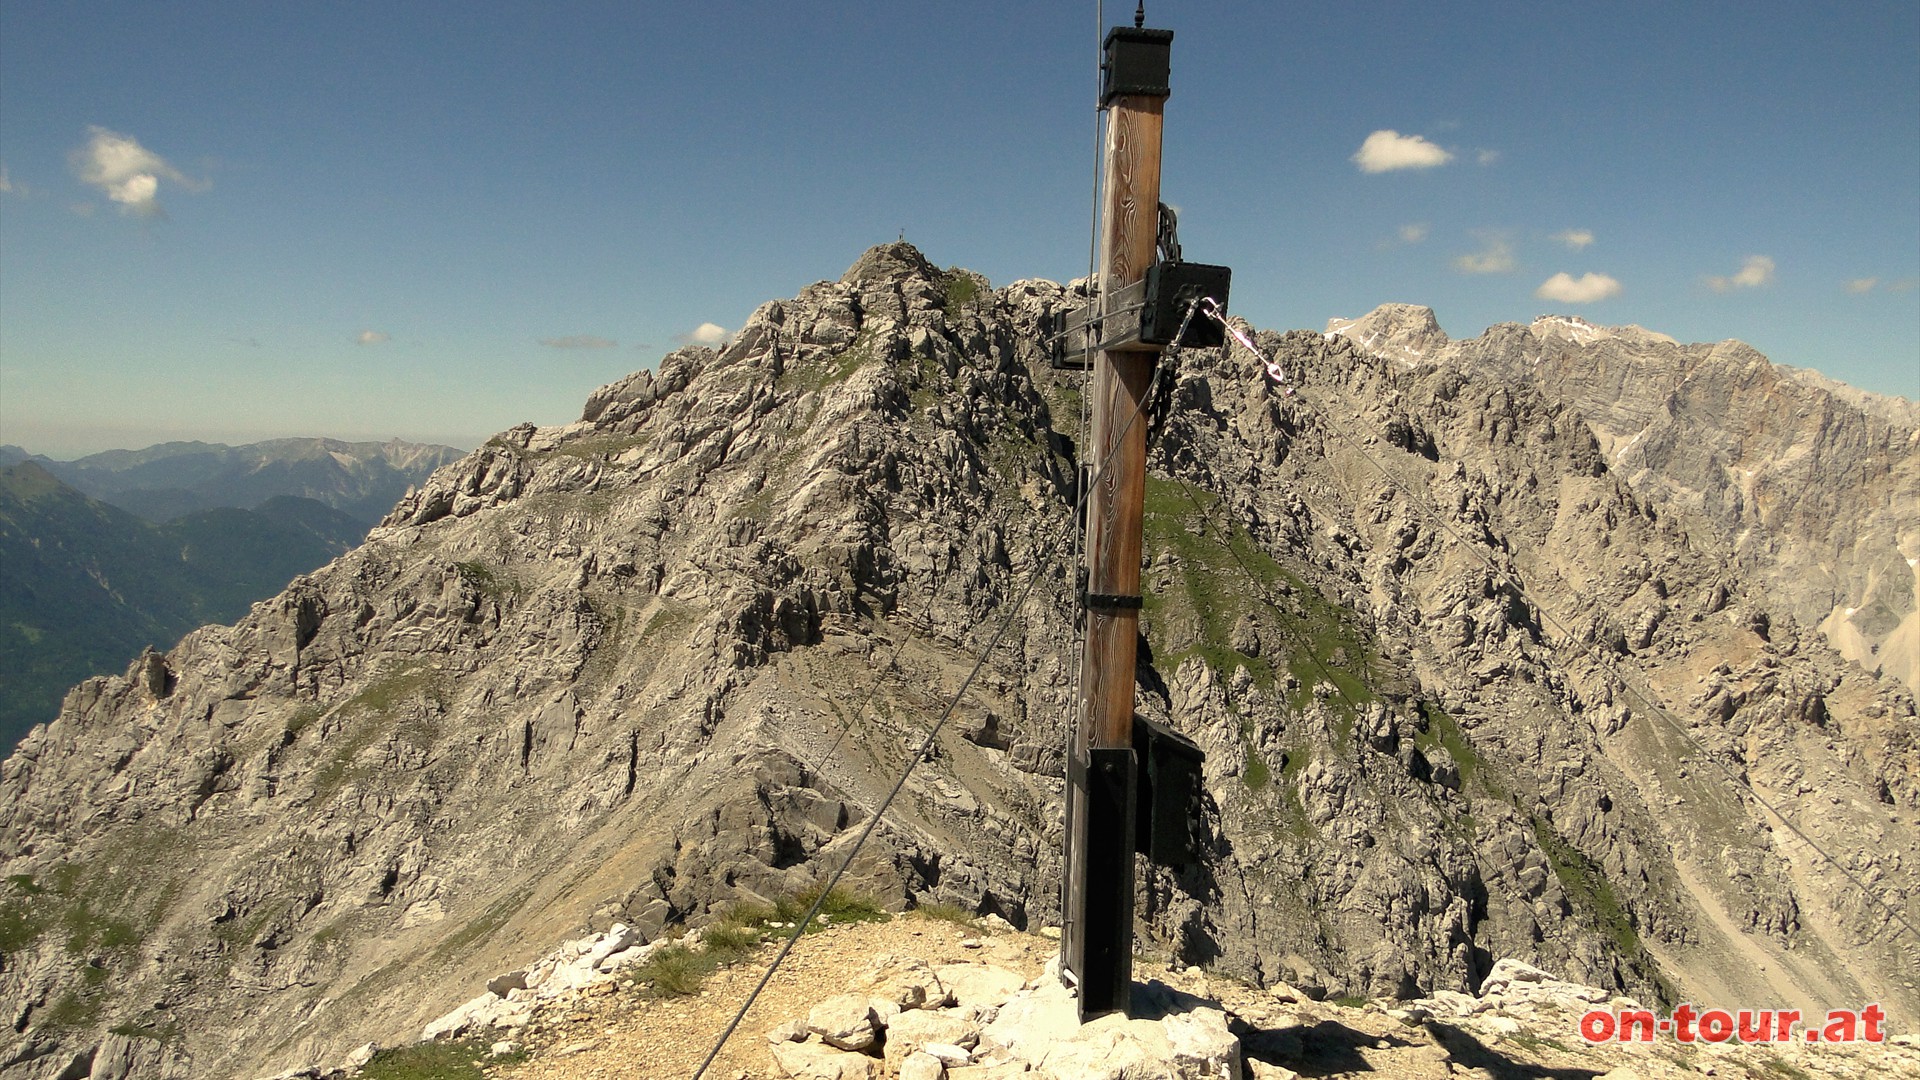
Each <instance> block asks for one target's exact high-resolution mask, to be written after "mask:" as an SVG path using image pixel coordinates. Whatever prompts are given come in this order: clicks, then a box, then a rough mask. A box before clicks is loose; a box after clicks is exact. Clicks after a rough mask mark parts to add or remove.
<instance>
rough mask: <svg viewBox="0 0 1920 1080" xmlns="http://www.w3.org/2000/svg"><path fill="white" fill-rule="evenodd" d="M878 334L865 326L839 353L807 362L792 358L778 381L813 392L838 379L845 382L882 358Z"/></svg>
mask: <svg viewBox="0 0 1920 1080" xmlns="http://www.w3.org/2000/svg"><path fill="white" fill-rule="evenodd" d="M877 337H878V334H877V333H876V332H875V331H873V330H862V331H860V333H859V335H858V336H857V337H855V338H854V339H853V343H852V344H850V345H848V346H847V347H846V348H845V349H842V350H841V351H839V352H837V353H833V354H831V355H829V356H825V357H821V358H819V359H815V360H809V361H807V362H806V363H804V364H796V363H794V362H793V361H791V360H789V361H787V365H786V368H785V370H783V371H782V372H781V373H780V379H779V381H778V382H777V383H776V384H775V385H777V386H779V387H780V388H781V389H797V390H801V391H803V392H807V393H811V392H814V391H817V390H822V389H824V388H826V387H829V386H832V385H834V384H835V383H842V382H846V381H847V380H848V379H850V378H852V377H853V373H854V372H856V371H859V370H860V369H861V368H863V367H866V366H867V365H869V364H871V363H873V362H874V361H875V360H877V359H879V353H878V352H877V351H876V350H875V349H874V347H873V346H874V341H875V339H876V338H877Z"/></svg>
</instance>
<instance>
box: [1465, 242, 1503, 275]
mask: <svg viewBox="0 0 1920 1080" xmlns="http://www.w3.org/2000/svg"><path fill="white" fill-rule="evenodd" d="M1486 241H1487V246H1486V247H1485V248H1483V249H1481V250H1479V251H1476V252H1474V253H1472V254H1470V255H1461V256H1459V257H1458V258H1456V259H1454V260H1453V268H1454V269H1455V270H1458V271H1460V272H1461V273H1463V274H1510V273H1512V272H1513V267H1514V261H1513V245H1512V244H1510V243H1508V242H1507V240H1506V238H1505V237H1502V236H1489V237H1487V238H1486Z"/></svg>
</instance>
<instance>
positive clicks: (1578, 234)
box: [1548, 229, 1593, 251]
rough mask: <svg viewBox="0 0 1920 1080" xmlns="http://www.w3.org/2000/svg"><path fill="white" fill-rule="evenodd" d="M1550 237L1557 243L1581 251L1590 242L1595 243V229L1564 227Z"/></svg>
mask: <svg viewBox="0 0 1920 1080" xmlns="http://www.w3.org/2000/svg"><path fill="white" fill-rule="evenodd" d="M1548 239H1550V240H1553V241H1554V242H1555V243H1560V244H1565V245H1567V247H1568V249H1570V250H1573V251H1580V250H1582V249H1584V248H1585V247H1586V246H1587V245H1588V244H1591V243H1593V230H1592V229H1562V230H1560V231H1559V232H1557V233H1554V234H1553V235H1552V236H1551V237H1549V238H1548Z"/></svg>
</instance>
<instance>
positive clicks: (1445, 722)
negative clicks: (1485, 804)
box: [1413, 701, 1507, 800]
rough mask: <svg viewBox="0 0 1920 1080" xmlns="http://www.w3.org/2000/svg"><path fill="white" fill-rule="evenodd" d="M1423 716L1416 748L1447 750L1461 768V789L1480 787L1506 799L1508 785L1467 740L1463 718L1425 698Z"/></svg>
mask: <svg viewBox="0 0 1920 1080" xmlns="http://www.w3.org/2000/svg"><path fill="white" fill-rule="evenodd" d="M1420 717H1421V719H1422V720H1423V721H1424V723H1423V724H1422V725H1421V728H1420V730H1419V731H1418V732H1417V733H1415V735H1414V737H1413V745H1414V747H1415V748H1416V749H1418V750H1419V751H1420V752H1421V753H1422V754H1426V755H1428V756H1429V757H1431V756H1432V755H1433V754H1434V753H1436V752H1438V751H1442V750H1444V751H1445V752H1446V754H1447V756H1448V757H1450V758H1452V759H1453V764H1454V766H1455V767H1456V768H1458V769H1459V770H1460V787H1461V788H1462V790H1466V789H1470V788H1474V787H1478V788H1479V789H1480V790H1481V791H1483V792H1485V793H1486V794H1488V795H1490V796H1492V797H1494V798H1496V799H1502V800H1504V799H1506V797H1507V792H1506V788H1505V786H1504V785H1502V784H1501V783H1500V782H1499V781H1498V780H1497V779H1496V778H1495V777H1494V774H1493V771H1492V770H1491V769H1489V768H1487V765H1486V762H1485V761H1483V760H1481V757H1480V755H1479V754H1478V753H1477V752H1475V750H1474V749H1473V744H1472V743H1470V742H1468V741H1467V733H1466V731H1465V730H1464V729H1462V728H1461V727H1460V721H1458V720H1455V719H1454V718H1453V717H1452V716H1451V715H1449V714H1448V713H1447V711H1446V710H1445V709H1442V708H1440V707H1439V706H1438V705H1435V704H1433V703H1432V702H1426V701H1423V702H1421V703H1420Z"/></svg>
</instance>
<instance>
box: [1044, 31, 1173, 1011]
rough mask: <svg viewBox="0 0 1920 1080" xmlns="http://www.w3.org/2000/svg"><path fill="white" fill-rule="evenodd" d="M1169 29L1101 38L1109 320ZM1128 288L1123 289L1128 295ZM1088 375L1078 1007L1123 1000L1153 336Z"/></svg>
mask: <svg viewBox="0 0 1920 1080" xmlns="http://www.w3.org/2000/svg"><path fill="white" fill-rule="evenodd" d="M1172 41H1173V31H1171V30H1147V29H1141V28H1139V27H1133V28H1127V27H1116V28H1114V29H1113V30H1112V31H1111V32H1109V33H1108V35H1107V39H1106V44H1105V55H1106V63H1105V66H1104V71H1105V78H1104V79H1103V86H1102V90H1101V99H1102V105H1103V107H1104V108H1105V109H1106V110H1107V135H1106V156H1105V176H1106V191H1107V198H1106V206H1105V208H1104V211H1103V215H1102V225H1101V241H1100V250H1101V256H1100V258H1101V262H1100V266H1101V275H1100V283H1099V284H1100V310H1101V314H1102V320H1103V324H1104V325H1105V326H1106V327H1107V328H1108V330H1111V329H1112V328H1113V327H1115V326H1117V325H1120V324H1122V323H1133V324H1135V325H1137V323H1138V319H1139V316H1138V313H1137V312H1129V311H1126V310H1125V307H1126V306H1131V305H1137V304H1138V301H1137V300H1135V301H1131V304H1129V303H1128V302H1127V301H1124V300H1121V299H1119V298H1118V294H1119V293H1120V291H1121V290H1122V289H1125V288H1126V287H1127V286H1130V285H1134V284H1135V283H1137V282H1141V281H1143V280H1144V279H1145V277H1146V275H1147V270H1148V268H1149V267H1150V266H1152V265H1153V264H1154V261H1155V258H1154V251H1155V244H1156V241H1157V239H1158V234H1159V224H1160V218H1159V207H1160V132H1161V123H1162V118H1163V115H1164V106H1165V103H1166V98H1167V93H1168V90H1167V86H1166V81H1167V71H1168V57H1169V54H1170V52H1171V44H1172ZM1137 292H1138V290H1130V293H1129V295H1132V294H1133V293H1137ZM1096 340H1099V341H1100V342H1101V343H1102V346H1103V347H1102V348H1101V350H1100V353H1099V355H1098V357H1097V358H1096V360H1095V362H1094V366H1093V373H1092V379H1091V384H1092V386H1091V393H1092V395H1093V398H1092V409H1093V431H1092V437H1091V439H1090V440H1089V441H1088V443H1087V445H1086V450H1085V456H1084V458H1083V460H1086V461H1091V462H1094V463H1096V464H1100V463H1104V466H1105V468H1104V471H1103V472H1102V473H1101V474H1100V475H1099V477H1098V478H1097V481H1096V483H1095V484H1094V487H1093V490H1092V491H1091V492H1090V493H1089V495H1088V498H1087V535H1086V551H1087V594H1086V598H1085V604H1086V609H1087V637H1086V649H1085V652H1084V653H1083V654H1082V660H1081V669H1080V672H1081V674H1080V686H1081V690H1080V700H1079V701H1078V702H1077V703H1076V704H1077V707H1078V716H1077V723H1076V726H1075V729H1074V738H1073V753H1072V758H1071V760H1070V761H1069V762H1068V766H1067V768H1068V792H1067V866H1066V890H1065V902H1066V912H1065V918H1064V920H1063V921H1064V923H1065V926H1064V934H1063V938H1064V940H1063V943H1062V944H1063V956H1062V959H1063V967H1064V968H1065V969H1066V971H1068V972H1071V974H1072V977H1073V979H1074V981H1075V982H1076V984H1077V986H1078V989H1079V1000H1080V1016H1081V1019H1083V1020H1085V1019H1087V1018H1089V1017H1092V1016H1096V1015H1099V1014H1101V1013H1107V1012H1113V1011H1115V1010H1124V1009H1126V1008H1127V1006H1128V1001H1129V999H1130V997H1131V996H1132V988H1133V858H1134V810H1135V797H1136V795H1135V792H1136V788H1135V777H1136V773H1135V767H1136V766H1135V762H1134V753H1133V685H1134V659H1135V655H1136V649H1137V648H1138V645H1137V642H1138V638H1139V633H1140V551H1141V535H1140V531H1141V515H1142V510H1143V507H1144V503H1145V499H1146V473H1147V417H1146V415H1145V407H1146V395H1147V387H1148V385H1149V384H1150V383H1151V382H1152V379H1153V370H1154V366H1155V364H1156V363H1158V360H1159V350H1160V346H1157V345H1148V344H1143V343H1141V342H1139V341H1138V339H1137V335H1136V336H1135V340H1133V341H1131V342H1127V341H1122V342H1120V343H1118V344H1114V343H1113V337H1112V334H1111V333H1108V332H1104V331H1103V332H1102V333H1101V334H1100V335H1099V336H1098V337H1097V339H1096Z"/></svg>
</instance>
